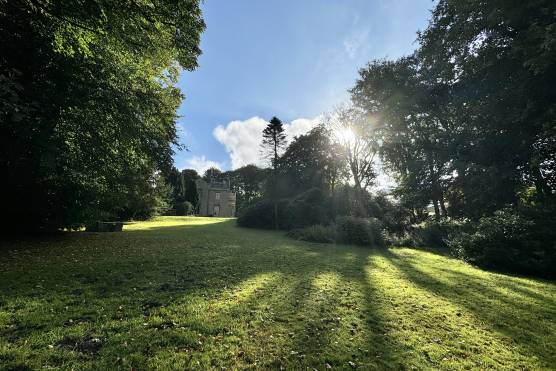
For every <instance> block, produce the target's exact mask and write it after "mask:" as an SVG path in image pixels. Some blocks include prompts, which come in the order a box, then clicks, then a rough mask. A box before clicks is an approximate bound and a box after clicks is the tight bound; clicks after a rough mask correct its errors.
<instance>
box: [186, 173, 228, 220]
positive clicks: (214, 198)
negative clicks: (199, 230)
mask: <svg viewBox="0 0 556 371" xmlns="http://www.w3.org/2000/svg"><path fill="white" fill-rule="evenodd" d="M195 182H196V184H197V193H198V195H199V209H198V214H199V216H218V217H233V216H235V215H236V194H235V192H232V190H231V188H230V181H229V180H223V181H215V180H211V181H210V182H206V181H204V180H203V179H198V180H196V181H195Z"/></svg>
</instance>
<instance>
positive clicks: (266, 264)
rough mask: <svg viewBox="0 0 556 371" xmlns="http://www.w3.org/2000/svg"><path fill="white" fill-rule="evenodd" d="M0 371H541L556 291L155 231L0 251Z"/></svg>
mask: <svg viewBox="0 0 556 371" xmlns="http://www.w3.org/2000/svg"><path fill="white" fill-rule="evenodd" d="M0 285H1V286H0V295H1V296H0V368H2V369H11V368H15V369H20V370H23V369H39V368H66V369H71V368H74V369H79V370H81V369H97V370H99V369H117V368H121V369H127V370H129V369H131V368H134V369H152V368H160V369H174V368H177V369H193V368H195V369H206V368H215V369H224V368H226V369H236V368H240V369H243V368H252V369H258V368H269V369H280V368H285V369H307V367H309V369H313V368H315V369H318V370H324V369H328V368H333V369H351V368H357V369H373V368H375V369H389V368H392V369H431V368H434V369H474V368H478V369H551V368H553V367H554V365H556V285H555V284H554V283H550V282H547V281H541V280H535V279H526V278H519V277H512V276H508V275H502V274H495V273H489V272H485V271H482V270H479V269H476V268H473V267H470V266H468V265H466V264H464V263H462V262H460V261H457V260H453V259H450V258H448V257H445V256H442V255H440V254H434V253H431V252H423V251H418V250H412V249H391V250H372V249H365V248H358V247H349V246H339V245H338V246H334V245H320V244H311V243H304V242H297V241H293V240H290V239H288V238H286V237H284V236H283V234H281V233H277V232H271V231H259V230H249V229H241V228H238V227H236V226H235V221H234V220H229V219H216V218H187V217H165V218H159V219H157V220H154V221H151V222H142V223H137V224H133V225H129V226H126V227H125V229H124V232H122V233H85V232H74V233H68V234H65V235H63V236H57V237H51V238H48V239H40V240H21V241H11V242H9V243H4V244H3V246H2V248H1V249H0Z"/></svg>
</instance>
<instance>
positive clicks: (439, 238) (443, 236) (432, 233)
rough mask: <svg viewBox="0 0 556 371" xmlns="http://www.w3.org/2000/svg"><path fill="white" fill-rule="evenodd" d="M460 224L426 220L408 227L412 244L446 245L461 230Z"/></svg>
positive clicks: (435, 246) (425, 245) (423, 245)
mask: <svg viewBox="0 0 556 371" xmlns="http://www.w3.org/2000/svg"><path fill="white" fill-rule="evenodd" d="M461 229H462V227H461V225H460V224H458V223H456V222H454V221H442V222H433V221H427V222H424V223H422V224H420V225H418V226H415V227H412V228H411V229H410V235H411V237H412V245H413V246H419V247H432V248H437V247H447V246H448V245H447V243H448V241H449V240H450V238H451V237H452V236H453V235H454V234H457V233H459V232H460V231H461Z"/></svg>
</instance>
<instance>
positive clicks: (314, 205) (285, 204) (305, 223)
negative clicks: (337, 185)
mask: <svg viewBox="0 0 556 371" xmlns="http://www.w3.org/2000/svg"><path fill="white" fill-rule="evenodd" d="M328 205H329V200H328V198H327V197H325V196H324V195H323V193H322V191H321V190H319V189H317V188H313V189H310V190H308V191H306V192H303V193H301V194H299V195H297V196H295V197H292V198H285V199H281V200H279V201H278V227H279V228H280V229H283V230H290V229H295V228H304V227H309V226H311V225H316V224H328V223H329V222H330V220H331V217H330V210H329V206H328ZM237 222H238V224H239V225H240V226H242V227H250V228H266V229H272V228H274V203H273V202H272V201H271V200H268V199H264V200H261V201H259V202H256V203H255V204H253V205H250V206H249V207H247V208H245V209H244V210H242V211H241V212H240V215H239V217H238V220H237Z"/></svg>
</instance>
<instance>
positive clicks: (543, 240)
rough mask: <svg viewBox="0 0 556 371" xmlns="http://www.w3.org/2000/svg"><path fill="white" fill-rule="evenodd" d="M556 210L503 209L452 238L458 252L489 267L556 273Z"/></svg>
mask: <svg viewBox="0 0 556 371" xmlns="http://www.w3.org/2000/svg"><path fill="white" fill-rule="evenodd" d="M555 219H556V217H555V215H554V210H552V211H551V210H547V209H546V208H536V209H535V208H526V209H524V210H521V211H519V212H518V211H516V210H514V209H509V208H508V209H503V210H499V211H497V212H495V213H494V215H492V216H489V217H483V218H481V219H480V221H479V223H478V224H477V225H476V226H475V228H474V230H473V231H472V232H471V233H461V234H459V235H457V236H455V237H454V238H452V239H451V240H450V241H449V245H450V247H451V248H452V250H453V252H454V253H455V255H457V256H458V257H460V258H462V259H464V260H466V261H468V262H470V263H473V264H476V265H479V266H481V267H485V268H494V269H499V270H506V271H512V272H518V273H526V274H535V275H539V276H556V272H555V271H554V267H555V266H556V242H555V241H556V220H555Z"/></svg>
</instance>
